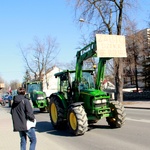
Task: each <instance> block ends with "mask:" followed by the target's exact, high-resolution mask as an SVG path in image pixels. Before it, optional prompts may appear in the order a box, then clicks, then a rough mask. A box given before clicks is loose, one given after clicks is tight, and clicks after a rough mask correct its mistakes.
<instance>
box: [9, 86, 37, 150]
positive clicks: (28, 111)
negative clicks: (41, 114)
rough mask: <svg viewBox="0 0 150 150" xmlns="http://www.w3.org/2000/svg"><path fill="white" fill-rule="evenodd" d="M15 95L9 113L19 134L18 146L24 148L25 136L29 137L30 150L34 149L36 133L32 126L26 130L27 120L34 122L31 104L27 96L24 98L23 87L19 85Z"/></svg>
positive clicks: (23, 149)
mask: <svg viewBox="0 0 150 150" xmlns="http://www.w3.org/2000/svg"><path fill="white" fill-rule="evenodd" d="M17 94H18V95H16V96H14V98H13V104H12V107H11V115H12V121H13V129H14V131H19V135H20V139H21V142H20V147H21V150H26V142H27V136H28V137H29V139H30V142H31V143H30V150H35V146H36V135H35V129H34V127H31V128H30V129H28V130H27V120H29V121H31V122H34V120H35V117H34V114H33V110H32V107H31V104H30V102H29V100H28V99H27V98H25V89H24V88H22V87H20V88H18V90H17Z"/></svg>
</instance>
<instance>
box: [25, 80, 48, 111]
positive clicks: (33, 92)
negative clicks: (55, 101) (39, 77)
mask: <svg viewBox="0 0 150 150" xmlns="http://www.w3.org/2000/svg"><path fill="white" fill-rule="evenodd" d="M23 86H24V87H25V89H26V92H27V96H28V97H29V98H30V99H31V101H32V104H33V107H34V108H39V109H40V111H41V112H44V111H48V105H49V100H48V99H47V97H46V93H45V92H43V91H42V83H41V82H40V81H33V82H25V83H23Z"/></svg>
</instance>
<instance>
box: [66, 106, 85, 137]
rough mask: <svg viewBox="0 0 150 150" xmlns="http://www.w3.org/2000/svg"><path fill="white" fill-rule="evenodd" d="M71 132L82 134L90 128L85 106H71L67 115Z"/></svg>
mask: <svg viewBox="0 0 150 150" xmlns="http://www.w3.org/2000/svg"><path fill="white" fill-rule="evenodd" d="M67 120H68V125H69V129H70V132H71V133H72V134H74V135H82V134H84V133H85V132H86V131H87V130H88V119H87V115H86V113H85V110H84V108H83V106H82V105H81V106H76V107H70V108H69V110H68V115H67Z"/></svg>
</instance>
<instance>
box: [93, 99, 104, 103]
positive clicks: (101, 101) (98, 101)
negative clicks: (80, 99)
mask: <svg viewBox="0 0 150 150" xmlns="http://www.w3.org/2000/svg"><path fill="white" fill-rule="evenodd" d="M106 102H107V100H106V99H102V100H96V101H93V103H94V104H102V103H106Z"/></svg>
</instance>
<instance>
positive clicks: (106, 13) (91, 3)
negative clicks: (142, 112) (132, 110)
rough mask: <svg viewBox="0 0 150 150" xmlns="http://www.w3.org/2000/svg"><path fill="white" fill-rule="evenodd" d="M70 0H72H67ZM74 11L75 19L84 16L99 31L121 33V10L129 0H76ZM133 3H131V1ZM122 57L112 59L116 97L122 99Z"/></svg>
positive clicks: (123, 18) (123, 17) (122, 18)
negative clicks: (95, 25)
mask: <svg viewBox="0 0 150 150" xmlns="http://www.w3.org/2000/svg"><path fill="white" fill-rule="evenodd" d="M68 1H72V0H68ZM74 4H75V12H76V16H77V19H78V20H79V18H84V19H85V20H87V21H89V22H95V24H98V25H99V27H98V29H97V30H98V31H99V33H107V34H117V35H121V34H122V24H123V20H125V15H124V14H123V11H124V9H125V6H127V5H128V6H130V3H129V0H107V1H102V0H76V1H75V3H74ZM132 4H133V3H132ZM122 62H123V59H122V58H115V59H114V76H115V86H116V99H117V100H118V101H122V100H123V93H122V88H123V66H122Z"/></svg>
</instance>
